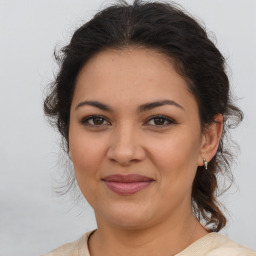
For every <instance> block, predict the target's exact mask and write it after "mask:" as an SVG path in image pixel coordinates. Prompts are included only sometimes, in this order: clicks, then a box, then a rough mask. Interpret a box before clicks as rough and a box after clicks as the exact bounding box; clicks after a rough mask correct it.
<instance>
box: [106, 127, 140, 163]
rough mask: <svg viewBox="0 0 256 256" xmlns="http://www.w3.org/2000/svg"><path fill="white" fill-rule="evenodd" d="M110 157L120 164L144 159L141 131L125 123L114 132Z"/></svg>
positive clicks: (109, 150)
mask: <svg viewBox="0 0 256 256" xmlns="http://www.w3.org/2000/svg"><path fill="white" fill-rule="evenodd" d="M108 157H109V158H110V159H111V160H114V161H117V162H119V163H120V164H129V163H130V162H131V161H135V160H137V161H138V160H142V159H143V157H144V150H143V148H142V145H141V144H140V140H139V130H138V128H136V127H135V125H132V124H128V123H125V122H123V123H122V124H120V125H119V126H118V127H117V128H116V129H115V131H113V134H112V138H111V141H110V145H109V149H108Z"/></svg>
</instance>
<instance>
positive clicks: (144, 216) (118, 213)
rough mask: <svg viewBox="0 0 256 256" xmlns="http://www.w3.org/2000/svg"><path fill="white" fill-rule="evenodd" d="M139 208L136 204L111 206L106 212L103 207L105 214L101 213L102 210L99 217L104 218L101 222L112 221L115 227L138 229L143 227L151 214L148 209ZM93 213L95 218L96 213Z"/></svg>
mask: <svg viewBox="0 0 256 256" xmlns="http://www.w3.org/2000/svg"><path fill="white" fill-rule="evenodd" d="M139 208H140V207H138V206H134V207H131V206H130V207H127V206H126V207H122V206H119V207H117V206H116V207H111V209H110V211H108V212H106V209H105V211H104V213H105V214H103V211H101V217H103V218H104V219H105V220H104V221H103V223H106V222H108V223H112V225H114V226H116V227H119V228H124V229H127V230H135V229H136V230H138V229H142V228H145V227H146V226H147V224H148V223H149V222H150V219H151V218H150V216H151V214H149V211H146V210H145V209H139ZM95 214H96V219H97V213H95Z"/></svg>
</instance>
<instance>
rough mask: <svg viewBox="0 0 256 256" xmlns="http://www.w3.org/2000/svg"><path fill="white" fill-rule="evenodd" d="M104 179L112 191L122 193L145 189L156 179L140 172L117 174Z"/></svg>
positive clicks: (129, 193)
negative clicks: (139, 173)
mask: <svg viewBox="0 0 256 256" xmlns="http://www.w3.org/2000/svg"><path fill="white" fill-rule="evenodd" d="M103 181H104V182H105V184H106V185H107V187H108V188H109V189H110V190H111V191H113V192H115V193H117V194H120V195H131V194H134V193H137V192H139V191H141V190H143V189H144V188H146V187H147V186H149V185H150V184H151V183H152V182H153V181H154V180H153V179H152V178H149V177H146V176H142V175H138V174H128V175H122V174H115V175H110V176H107V177H104V178H103Z"/></svg>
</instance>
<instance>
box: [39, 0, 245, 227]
mask: <svg viewBox="0 0 256 256" xmlns="http://www.w3.org/2000/svg"><path fill="white" fill-rule="evenodd" d="M126 47H144V48H148V49H153V50H156V51H158V52H160V53H162V54H163V55H164V56H166V57H168V58H169V59H171V60H172V61H173V62H174V65H175V67H176V70H177V72H179V74H181V75H182V76H183V77H184V79H185V80H186V81H187V84H188V88H189V90H190V91H191V93H192V94H193V95H194V96H195V98H196V100H197V103H198V106H199V115H200V120H201V125H202V129H203V128H204V127H205V126H206V125H207V124H211V123H212V122H214V117H215V116H216V115H217V114H222V115H223V116H224V130H223V134H222V138H221V140H220V143H219V147H218V150H217V153H216V155H215V156H214V158H213V159H212V160H211V161H210V163H209V165H208V170H207V171H205V170H204V169H203V167H200V166H199V167H198V169H197V173H196V177H195V180H194V183H193V190H192V205H193V212H194V215H195V216H196V217H197V218H198V219H199V220H202V219H203V220H204V221H205V222H206V224H207V225H211V227H212V229H214V230H216V231H219V230H220V229H222V228H223V227H224V226H225V224H226V218H225V216H224V214H223V213H222V211H221V209H220V205H219V203H218V201H217V193H216V192H217V191H218V182H217V178H218V175H219V174H222V175H223V176H224V177H227V176H230V177H232V174H231V172H230V160H231V158H232V153H231V152H230V148H226V147H225V146H226V145H225V144H224V143H226V137H227V135H228V133H227V132H228V130H229V128H232V126H233V127H234V126H235V125H236V124H238V123H239V122H240V121H241V120H242V118H243V114H242V112H241V111H240V110H239V108H237V107H236V106H235V105H234V104H233V103H232V101H231V96H230V88H229V80H228V77H227V74H226V72H225V59H224V57H223V56H222V54H221V53H220V52H219V50H218V49H217V48H216V46H215V45H214V43H213V42H212V41H211V40H210V39H209V38H208V36H207V33H206V31H205V29H204V27H203V26H202V25H200V24H199V23H198V22H197V21H196V20H195V19H194V18H192V17H191V16H190V15H189V14H188V13H186V11H184V10H182V8H181V7H178V6H177V5H174V4H168V3H161V2H148V3H147V2H143V1H140V0H135V1H134V3H133V4H132V5H129V4H128V3H126V2H125V1H119V2H118V3H117V4H114V5H112V6H110V7H108V8H105V9H104V10H102V11H100V12H98V13H97V14H96V15H95V16H94V17H93V18H92V19H91V20H90V21H89V22H87V23H85V24H84V25H83V26H81V27H80V28H79V29H77V30H76V31H75V33H74V35H73V37H72V39H71V42H70V43H69V44H68V45H67V46H65V47H64V48H62V50H61V51H60V53H59V55H58V57H57V61H58V62H59V64H60V69H59V72H58V74H57V76H56V79H55V81H54V82H53V83H52V86H51V88H50V92H49V94H48V95H47V97H46V99H45V102H44V111H45V113H46V115H48V117H49V118H50V121H51V122H53V124H54V125H55V126H57V128H58V130H59V132H60V133H61V135H62V136H63V138H64V141H65V149H66V151H68V144H69V143H68V142H69V138H68V134H69V116H70V106H71V102H72V97H73V92H74V87H75V84H76V78H77V76H78V74H79V72H80V70H81V68H82V67H83V66H84V65H85V63H86V62H87V61H88V60H89V59H90V58H92V57H93V56H94V55H95V54H96V53H99V52H100V51H104V50H106V49H124V48H126ZM224 139H225V140H224Z"/></svg>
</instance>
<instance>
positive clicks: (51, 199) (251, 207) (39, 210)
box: [0, 0, 256, 256]
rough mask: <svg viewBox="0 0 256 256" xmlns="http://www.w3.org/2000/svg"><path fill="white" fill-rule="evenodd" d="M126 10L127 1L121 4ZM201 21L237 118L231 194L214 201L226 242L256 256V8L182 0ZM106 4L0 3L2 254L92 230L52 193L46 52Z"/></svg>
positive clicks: (86, 216) (55, 150)
mask: <svg viewBox="0 0 256 256" xmlns="http://www.w3.org/2000/svg"><path fill="white" fill-rule="evenodd" d="M129 2H131V1H129ZM177 2H178V3H180V4H182V5H183V6H184V7H185V8H186V9H187V10H188V11H189V12H190V13H192V14H193V15H195V16H196V17H200V19H201V20H203V21H204V23H205V24H206V27H207V30H208V31H209V32H212V31H213V32H214V33H215V35H216V38H217V46H218V47H219V49H220V50H221V51H222V53H223V54H224V56H225V57H226V58H227V60H228V65H229V77H230V80H231V84H232V86H233V90H234V92H235V94H236V95H237V96H238V98H239V99H238V101H237V103H238V105H239V106H240V107H241V108H242V109H243V111H244V113H245V120H244V123H243V124H242V125H241V126H240V127H239V128H238V129H237V130H236V131H235V132H233V133H232V136H233V138H235V140H236V141H237V142H238V143H239V144H240V148H241V149H240V150H241V152H240V154H239V155H238V158H237V165H234V166H233V171H234V174H235V178H236V183H237V184H238V185H237V186H234V187H233V189H231V190H230V191H229V192H227V193H226V195H225V196H224V197H223V198H222V200H223V202H224V203H225V205H226V207H227V209H228V211H229V215H228V218H229V224H228V226H227V228H225V230H223V233H224V234H227V235H228V236H229V237H231V238H232V239H234V240H236V241H238V242H239V243H242V244H244V245H246V246H248V247H251V248H254V249H256V220H255V211H256V206H255V203H256V186H255V180H256V168H255V156H256V147H255V142H256V135H255V128H256V115H255V110H256V100H255V95H256V89H255V81H256V80H255V73H256V69H255V68H256V48H255V46H256V1H254V0H232V1H223V0H203V1H202V0H201V1H200V0H187V1H186V0H182V1H177ZM108 3H110V1H104V2H103V1H102V0H75V1H71V0H70V1H68V0H55V1H53V0H41V1H39V0H37V1H32V0H31V1H29V0H16V1H14V0H0V89H1V90H0V104H1V105H0V118H1V120H0V145H1V147H0V160H1V161H0V163H1V165H0V166H1V167H0V171H1V179H0V255H1V256H11V255H19V256H25V255H26V256H32V255H40V253H46V252H47V251H49V250H52V249H53V248H55V247H57V246H59V245H61V244H63V243H65V242H68V241H72V240H75V239H77V238H78V237H79V236H81V235H82V234H83V233H84V232H86V231H89V230H90V229H93V228H95V227H96V224H95V220H94V217H93V212H92V210H91V208H90V207H89V206H88V205H86V204H85V205H84V206H76V205H74V203H73V202H72V200H70V199H69V198H68V197H57V196H56V195H55V194H54V192H53V186H55V185H56V179H57V178H58V175H59V174H60V173H61V172H62V170H63V168H62V167H61V165H59V164H58V160H59V158H60V157H59V156H60V149H59V144H58V140H59V137H58V134H57V133H55V132H54V131H53V130H52V129H51V128H50V127H49V125H48V124H47V123H46V120H45V118H44V115H43V111H42V102H43V93H44V88H45V85H47V84H48V83H49V82H50V81H51V80H52V78H53V73H54V71H55V70H56V64H55V62H54V60H53V49H54V47H55V46H56V45H57V46H63V45H65V44H66V43H68V41H69V39H70V36H71V35H72V32H73V31H74V30H75V29H76V28H78V27H79V25H81V24H82V23H83V21H86V20H88V19H89V18H91V17H92V15H93V14H94V13H95V12H96V11H97V10H99V9H100V8H101V7H104V6H106V5H107V4H108Z"/></svg>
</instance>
